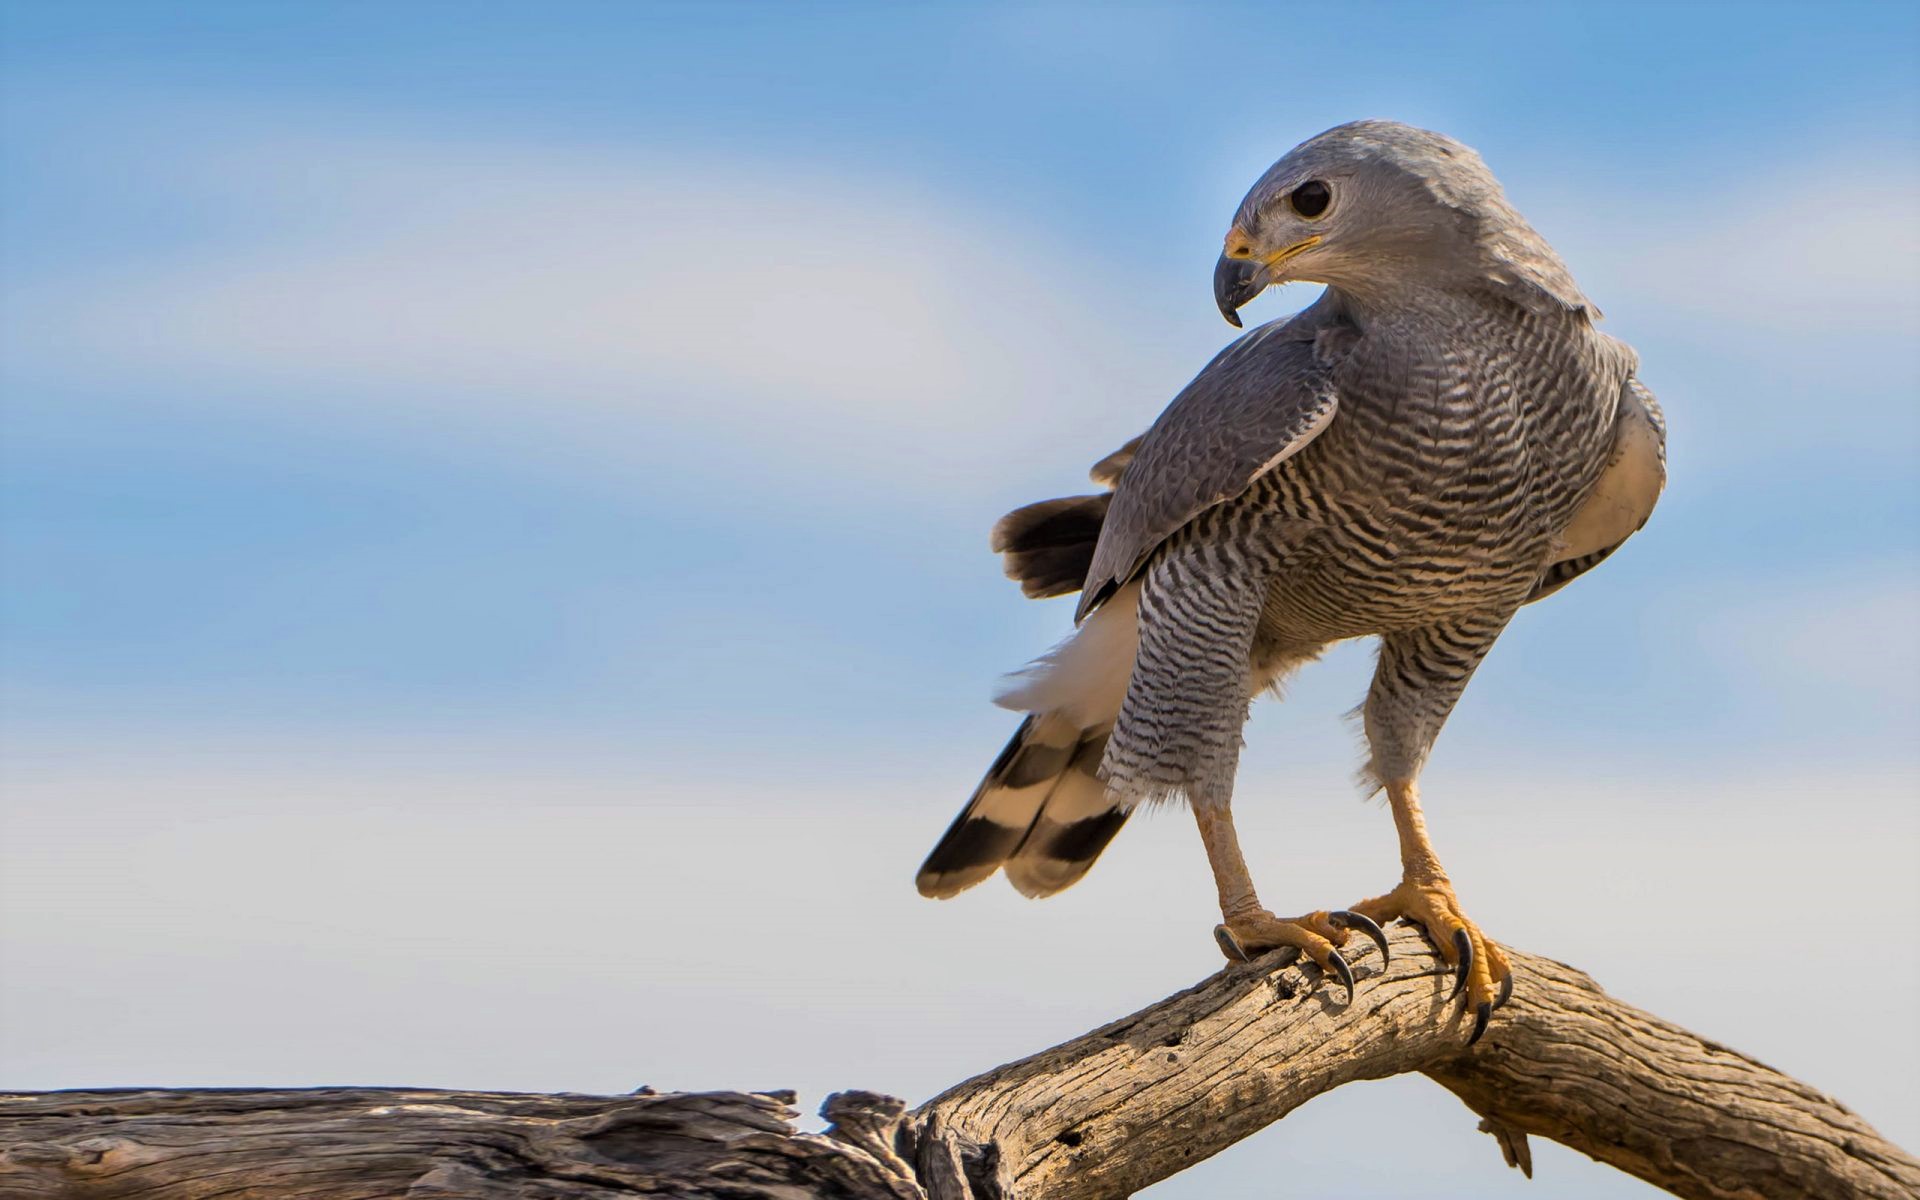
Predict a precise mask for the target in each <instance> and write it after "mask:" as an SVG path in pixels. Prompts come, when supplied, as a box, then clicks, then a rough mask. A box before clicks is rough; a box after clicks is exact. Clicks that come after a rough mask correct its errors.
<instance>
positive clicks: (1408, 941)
mask: <svg viewBox="0 0 1920 1200" xmlns="http://www.w3.org/2000/svg"><path fill="white" fill-rule="evenodd" d="M1392 947H1393V956H1394V957H1393V963H1392V966H1391V967H1390V968H1389V969H1387V970H1386V971H1385V972H1382V971H1381V970H1380V962H1379V958H1378V957H1377V953H1376V952H1375V951H1373V950H1371V949H1369V950H1367V951H1366V952H1365V953H1363V954H1361V955H1360V956H1359V957H1358V958H1357V959H1356V960H1355V963H1354V966H1355V969H1356V971H1357V972H1358V973H1359V975H1360V986H1359V991H1358V995H1357V996H1356V998H1355V1002H1354V1004H1353V1005H1351V1006H1347V1005H1345V1004H1343V1003H1342V1002H1341V995H1342V993H1341V989H1340V988H1339V987H1338V986H1337V985H1335V986H1333V987H1327V986H1326V985H1325V984H1324V982H1323V981H1322V980H1321V979H1320V978H1319V972H1318V970H1317V969H1315V968H1313V967H1311V966H1297V965H1291V964H1289V963H1287V962H1286V961H1285V960H1286V957H1287V956H1286V955H1285V953H1284V952H1283V953H1282V954H1276V955H1272V956H1269V957H1268V958H1266V959H1263V960H1261V961H1260V962H1257V963H1254V964H1251V965H1248V966H1241V967H1235V968H1232V969H1229V970H1226V971H1223V972H1221V973H1220V974H1218V975H1215V976H1213V977H1212V978H1209V979H1207V980H1205V981H1203V982H1202V983H1200V984H1199V985H1197V986H1195V987H1193V988H1189V989H1188V990H1186V991H1183V992H1180V993H1178V994H1176V995H1173V996H1170V997H1168V998H1167V999H1165V1000H1162V1001H1161V1002H1159V1003H1158V1004H1154V1005H1152V1006H1150V1007H1148V1008H1146V1009H1143V1010H1141V1011H1140V1012H1137V1013H1134V1014H1133V1015H1131V1016H1128V1017H1124V1018H1122V1019H1121V1020H1118V1021H1115V1022H1113V1023H1112V1024H1109V1025H1106V1026H1104V1027H1102V1028H1100V1029H1096V1030H1094V1031H1093V1032H1091V1033H1088V1034H1085V1035H1083V1036H1081V1037H1078V1038H1075V1039H1074V1040H1072V1041H1070V1042H1067V1043H1065V1044H1064V1045H1061V1046H1056V1047H1054V1048H1053V1049H1051V1050H1046V1051H1043V1052H1041V1053H1039V1054H1036V1055H1034V1056H1032V1057H1030V1058H1026V1059H1022V1060H1020V1061H1018V1062H1013V1063H1008V1064H1006V1065H1005V1066H1001V1067H997V1068H995V1069H993V1070H991V1071H988V1072H986V1073H985V1074H983V1075H979V1076H977V1077H975V1078H973V1079H969V1080H967V1081H966V1082H964V1083H961V1084H959V1085H957V1086H955V1087H953V1088H951V1089H949V1090H948V1091H946V1092H945V1093H943V1094H941V1095H939V1096H937V1097H935V1098H934V1099H932V1100H930V1101H928V1102H927V1103H926V1104H924V1105H922V1106H920V1107H919V1108H918V1109H914V1110H912V1111H908V1110H907V1109H906V1106H905V1105H904V1104H903V1103H902V1102H900V1101H898V1100H895V1099H892V1098H891V1097H887V1096H881V1095H878V1094H875V1093H870V1092H844V1093H838V1094H836V1095H835V1096H832V1097H829V1099H828V1101H827V1103H826V1104H825V1105H824V1106H823V1109H822V1111H823V1113H824V1114H825V1115H826V1116H827V1117H828V1118H829V1120H831V1121H833V1122H834V1125H833V1127H832V1128H831V1129H830V1130H829V1131H828V1132H827V1133H824V1134H807V1133H801V1132H798V1131H797V1130H796V1129H795V1127H794V1124H793V1120H794V1118H795V1117H796V1116H797V1115H798V1114H797V1113H795V1111H794V1110H793V1109H792V1108H791V1104H792V1103H793V1096H792V1095H791V1094H790V1093H758V1094H756V1093H741V1092H710V1093H671V1094H653V1093H649V1092H641V1093H636V1094H633V1095H629V1096H576V1095H554V1096H536V1095H519V1094H510V1093H491V1092H441V1091H427V1090H410V1089H378V1088H320V1089H295V1090H279V1091H273V1090H261V1091H224V1090H220V1091H209V1090H178V1091H166V1090H146V1091H136V1090H128V1091H103V1092H48V1093H9V1094H4V1095H0V1196H4V1197H5V1198H6V1200H39V1198H43V1197H44V1198H47V1200H52V1198H55V1197H58V1198H60V1200H121V1198H127V1200H131V1198H133V1197H139V1198H140V1200H214V1198H216V1197H218V1198H219V1200H251V1198H255V1197H259V1198H263V1200H264V1198H273V1200H348V1198H354V1200H361V1198H371V1197H394V1196H404V1197H433V1198H446V1197H473V1198H476V1200H505V1198H507V1197H531V1198H533V1200H577V1198H587V1197H591V1198H595V1200H610V1198H613V1197H637V1196H645V1197H667V1196H671V1197H684V1198H686V1200H763V1198H764V1200H775V1198H780V1200H793V1198H796V1197H802V1196H820V1197H842V1198H848V1200H922V1198H926V1200H969V1198H980V1200H985V1198H1001V1200H1006V1198H1012V1197H1018V1198H1019V1200H1096V1198H1101V1197H1120V1196H1126V1195H1129V1194H1131V1193H1132V1192H1134V1191H1137V1190H1139V1189H1141V1188H1143V1187H1146V1186H1147V1185H1148V1184H1151V1183H1154V1182H1157V1181H1159V1180H1161V1179H1165V1178H1167V1177H1169V1176H1171V1175H1174V1174H1176V1173H1178V1172H1179V1171H1182V1170H1184V1169H1185V1168H1186V1167H1188V1166H1191V1165H1192V1164H1193V1163H1195V1162H1198V1161H1200V1160H1201V1159H1204V1158H1207V1157H1209V1156H1210V1155H1213V1154H1216V1153H1218V1152H1219V1151H1221V1150H1223V1149H1225V1148H1226V1147H1228V1146H1230V1145H1232V1144H1233V1143H1234V1142H1236V1141H1239V1140H1240V1139H1241V1138H1244V1137H1246V1136H1247V1135H1249V1134H1251V1133H1254V1132H1256V1131H1258V1130H1260V1129H1262V1128H1264V1127H1266V1126H1267V1125H1270V1124H1272V1123H1273V1122H1274V1121H1277V1120H1280V1119H1281V1118H1283V1117H1285V1116H1286V1115H1287V1114H1288V1113H1289V1112H1292V1111H1293V1110H1294V1109H1295V1108H1297V1107H1299V1106H1300V1105H1301V1104H1304V1103H1306V1102H1307V1101H1308V1100H1311V1099H1312V1098H1313V1097H1315V1096H1317V1095H1320V1094H1321V1093H1323V1092H1326V1091H1329V1090H1331V1089H1333V1088H1336V1087H1339V1086H1341V1085H1342V1084H1346V1083H1350V1082H1353V1081H1355V1080H1360V1079H1377V1078H1382V1077H1385V1076H1388V1075H1397V1074H1403V1073H1406V1072H1413V1071H1418V1072H1423V1073H1425V1074H1426V1075H1428V1076H1429V1077H1431V1078H1432V1079H1434V1080H1436V1081H1437V1082H1439V1083H1440V1084H1441V1085H1442V1086H1444V1087H1446V1088H1448V1089H1449V1090H1450V1091H1452V1092H1453V1093H1454V1094H1455V1095H1457V1096H1459V1097H1460V1098H1461V1099H1462V1100H1463V1101H1465V1102H1466V1104H1467V1106H1468V1107H1469V1108H1471V1109H1472V1110H1473V1111H1474V1112H1475V1113H1478V1114H1480V1118H1481V1119H1480V1122H1479V1125H1480V1128H1481V1129H1483V1130H1485V1131H1486V1132H1489V1133H1491V1134H1493V1135H1494V1140H1493V1142H1491V1143H1489V1145H1488V1153H1500V1154H1502V1155H1504V1156H1505V1157H1506V1159H1507V1161H1508V1162H1510V1163H1514V1164H1516V1165H1520V1166H1527V1165H1528V1164H1529V1163H1530V1155H1529V1153H1528V1145H1527V1138H1528V1136H1529V1135H1536V1136H1541V1137H1548V1138H1552V1139H1554V1140H1555V1141H1558V1142H1561V1143H1564V1144H1565V1145H1568V1146H1571V1147H1573V1148H1574V1149H1576V1150H1579V1151H1581V1152H1583V1153H1585V1154H1588V1155H1590V1156H1592V1157H1593V1158H1595V1159H1598V1160H1599V1161H1601V1162H1604V1163H1608V1164H1610V1165H1612V1166H1615V1167H1618V1168H1620V1169H1621V1170H1624V1171H1628V1172H1630V1173H1632V1174H1634V1175H1637V1176H1639V1177H1640V1178H1642V1179H1645V1180H1647V1181H1648V1182H1650V1183H1653V1184H1655V1185H1657V1186H1660V1187H1662V1188H1665V1189H1667V1190H1669V1191H1671V1192H1673V1193H1674V1194H1675V1195H1679V1196H1687V1197H1699V1198H1702V1200H1729V1198H1736V1197H1737V1198H1742V1200H1749V1198H1750V1200H1787V1198H1808V1200H1815V1198H1817V1200H1831V1198H1837V1197H1861V1198H1866V1200H1880V1198H1884V1200H1912V1198H1914V1197H1920V1163H1916V1161H1915V1160H1914V1158H1913V1157H1912V1156H1911V1155H1908V1154H1907V1153H1905V1152H1904V1151H1902V1150H1900V1149H1899V1148H1898V1147H1895V1146H1893V1145H1892V1144H1890V1143H1888V1142H1887V1141H1886V1140H1885V1139H1883V1138H1881V1137H1880V1136H1879V1135H1878V1134H1877V1133H1875V1132H1874V1131H1873V1129H1872V1128H1871V1127H1870V1126H1868V1125H1867V1124H1866V1122H1864V1121H1862V1120H1861V1119H1860V1118H1859V1117H1857V1116H1855V1115H1854V1114H1853V1113H1851V1112H1849V1111H1848V1110H1847V1109H1846V1108H1845V1107H1843V1106H1842V1105H1840V1104H1839V1103H1838V1102H1836V1101H1834V1100H1833V1099H1831V1098H1829V1097H1827V1096H1825V1095H1823V1094H1822V1093H1820V1092H1818V1091H1816V1090H1815V1089H1813V1088H1811V1087H1808V1086H1807V1085H1805V1084H1802V1083H1800V1082H1798V1081H1796V1080H1793V1079H1791V1078H1788V1077H1787V1076H1785V1075H1782V1074H1780V1073H1779V1072H1777V1071H1774V1070H1772V1069H1771V1068H1769V1067H1767V1066H1765V1065H1764V1064H1762V1063H1759V1062H1756V1061H1754V1060H1753V1059H1750V1058H1747V1057H1746V1056H1744V1055H1742V1054H1739V1053H1737V1052H1735V1051H1732V1050H1729V1049H1727V1048H1726V1047H1724V1046H1720V1045H1718V1044H1716V1043H1714V1042H1711V1041H1708V1040H1706V1039H1704V1038H1701V1037H1699V1036H1698V1035H1696V1034H1693V1033H1689V1032H1688V1031H1686V1030H1684V1029H1681V1028H1679V1027H1678V1026H1675V1025H1673V1024H1671V1023H1669V1022H1666V1021H1662V1020H1660V1019H1659V1018H1658V1017H1654V1016H1651V1015H1649V1014H1647V1013H1644V1012H1641V1011H1639V1010H1638V1009H1634V1008H1631V1007H1629V1006H1627V1005H1624V1004H1621V1003H1620V1002H1619V1001H1617V1000H1614V999H1613V998H1612V997H1610V996H1608V995H1607V994H1606V993H1605V992H1603V991H1602V990H1601V989H1600V988H1599V986H1598V985H1596V984H1595V983H1594V982H1593V980H1591V979H1589V978H1588V977H1587V976H1586V975H1584V974H1582V973H1581V972H1579V971H1577V970H1575V969H1573V968H1571V967H1568V966H1566V965H1564V964H1561V963H1557V962H1554V961H1552V960H1551V959H1545V958H1539V957H1535V956H1532V955H1527V954H1519V953H1515V954H1514V966H1515V974H1516V987H1515V991H1514V998H1513V1002H1512V1003H1511V1004H1510V1005H1509V1006H1507V1007H1506V1008H1504V1009H1502V1010H1501V1011H1500V1012H1499V1013H1498V1014H1497V1015H1496V1017H1495V1019H1494V1023H1493V1026H1492V1028H1491V1029H1490V1030H1489V1032H1488V1034H1487V1036H1486V1037H1485V1039H1483V1040H1482V1041H1481V1043H1480V1044H1479V1045H1478V1046H1475V1047H1473V1048H1472V1049H1471V1050H1469V1049H1468V1048H1467V1047H1466V1045H1465V1041H1466V1028H1465V1026H1464V1024H1463V1022H1462V1021H1461V1019H1460V1015H1459V1014H1458V1013H1457V1012H1456V1010H1455V1007H1454V1006H1453V1005H1451V1004H1449V1003H1448V1002H1447V1000H1446V992H1447V990H1448V989H1449V987H1450V980H1448V979H1447V978H1446V977H1445V976H1444V974H1443V972H1442V968H1441V965H1440V963H1439V960H1438V958H1437V957H1436V956H1435V955H1434V953H1433V951H1432V950H1431V948H1430V947H1429V946H1427V944H1426V942H1425V941H1424V940H1423V939H1422V938H1421V937H1420V936H1419V935H1418V933H1417V932H1415V931H1413V930H1411V929H1406V928H1401V929H1397V930H1394V931H1393V932H1392ZM1470 1121H1471V1118H1468V1117H1466V1115H1465V1114H1463V1121H1462V1129H1463V1131H1470V1130H1471V1128H1472V1125H1471V1124H1470ZM1543 1194H1547V1193H1546V1192H1544V1191H1543Z"/></svg>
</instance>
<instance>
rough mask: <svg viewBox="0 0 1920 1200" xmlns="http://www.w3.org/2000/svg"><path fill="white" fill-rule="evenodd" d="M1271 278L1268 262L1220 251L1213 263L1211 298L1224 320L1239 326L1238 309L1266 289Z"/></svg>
mask: <svg viewBox="0 0 1920 1200" xmlns="http://www.w3.org/2000/svg"><path fill="white" fill-rule="evenodd" d="M1272 282H1273V277H1272V275H1271V274H1270V273H1269V272H1268V270H1267V264H1265V263H1263V262H1261V261H1260V260H1259V259H1257V258H1228V257H1227V256H1226V255H1224V254H1222V255H1221V256H1220V261H1219V262H1217V263H1215V264H1214V265H1213V301H1214V303H1215V304H1218V305H1219V306H1220V315H1221V316H1223V317H1225V318H1226V319H1227V324H1229V325H1231V326H1233V327H1234V328H1235V329H1238V328H1240V309H1241V308H1243V307H1244V306H1245V305H1246V303H1247V301H1249V300H1251V299H1253V298H1254V297H1255V296H1258V295H1259V294H1260V293H1261V292H1264V291H1266V290H1267V285H1268V284H1270V283H1272Z"/></svg>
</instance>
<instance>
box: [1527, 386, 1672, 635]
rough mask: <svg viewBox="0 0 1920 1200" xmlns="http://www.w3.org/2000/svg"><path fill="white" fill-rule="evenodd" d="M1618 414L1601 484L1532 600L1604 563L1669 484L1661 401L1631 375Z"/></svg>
mask: <svg viewBox="0 0 1920 1200" xmlns="http://www.w3.org/2000/svg"><path fill="white" fill-rule="evenodd" d="M1617 412H1618V415H1617V416H1616V417H1615V418H1614V435H1613V453H1612V454H1611V455H1610V456H1609V457H1608V459H1607V467H1606V470H1604V471H1603V472H1601V475H1600V480H1599V482H1597V483H1595V484H1594V485H1593V491H1592V492H1590V493H1588V495H1587V498H1586V500H1585V501H1584V502H1582V504H1581V505H1580V508H1579V511H1577V512H1575V513H1574V515H1573V520H1572V521H1571V522H1570V523H1569V524H1568V525H1567V528H1566V532H1564V533H1562V534H1561V535H1560V543H1559V545H1558V546H1557V547H1556V550H1555V554H1554V558H1553V561H1552V562H1550V563H1548V564H1547V568H1546V570H1544V571H1542V572H1541V573H1540V580H1539V582H1538V583H1535V584H1534V585H1533V591H1532V593H1530V594H1529V595H1528V596H1527V603H1529V604H1531V603H1533V602H1534V601H1535V600H1540V599H1544V598H1545V597H1547V596H1551V595H1552V594H1553V593H1555V592H1557V591H1559V590H1560V589H1561V588H1563V587H1565V586H1567V584H1569V583H1572V582H1573V581H1574V580H1575V579H1578V578H1579V577H1580V576H1582V575H1584V574H1586V573H1587V572H1588V571H1591V570H1592V569H1593V568H1594V567H1597V566H1599V565H1600V563H1601V562H1602V561H1604V560H1605V559H1606V557H1607V556H1608V555H1609V554H1612V553H1613V552H1614V551H1615V550H1618V549H1619V548H1620V546H1621V544H1622V543H1624V542H1625V541H1626V540H1627V539H1628V538H1630V537H1632V536H1633V535H1634V534H1635V533H1637V532H1639V530H1640V527H1641V526H1643V525H1645V524H1646V523H1647V518H1648V517H1650V516H1652V515H1653V506H1654V504H1656V503H1657V502H1658V501H1659V499H1660V492H1661V490H1662V489H1663V488H1665V487H1666V483H1667V422H1666V416H1665V414H1663V413H1662V412H1661V411H1660V402H1659V401H1658V400H1656V399H1654V396H1653V393H1652V392H1651V391H1649V390H1648V389H1647V386H1646V385H1645V384H1643V383H1641V382H1640V381H1639V380H1638V379H1636V378H1633V377H1631V376H1629V377H1628V379H1627V384H1626V387H1625V388H1623V389H1622V390H1621V394H1620V406H1619V408H1618V410H1617Z"/></svg>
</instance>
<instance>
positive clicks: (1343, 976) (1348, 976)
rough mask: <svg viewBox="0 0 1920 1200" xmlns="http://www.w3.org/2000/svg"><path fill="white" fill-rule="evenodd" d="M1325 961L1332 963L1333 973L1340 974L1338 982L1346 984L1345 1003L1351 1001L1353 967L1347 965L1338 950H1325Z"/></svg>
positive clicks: (1350, 1002)
mask: <svg viewBox="0 0 1920 1200" xmlns="http://www.w3.org/2000/svg"><path fill="white" fill-rule="evenodd" d="M1327 961H1328V962H1330V963H1332V964H1333V970H1334V973H1335V974H1337V975H1339V976H1340V982H1341V983H1344V984H1346V985H1347V1001H1346V1002H1347V1003H1348V1004H1352V1003H1353V968H1352V967H1350V966H1348V965H1347V960H1346V959H1345V958H1342V957H1341V955H1340V952H1339V951H1338V950H1329V951H1327Z"/></svg>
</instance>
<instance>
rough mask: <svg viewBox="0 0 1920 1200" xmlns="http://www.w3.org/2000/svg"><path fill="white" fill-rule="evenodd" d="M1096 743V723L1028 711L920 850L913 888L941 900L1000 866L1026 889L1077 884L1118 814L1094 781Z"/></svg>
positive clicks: (1116, 826) (1100, 749)
mask: <svg viewBox="0 0 1920 1200" xmlns="http://www.w3.org/2000/svg"><path fill="white" fill-rule="evenodd" d="M1106 750H1107V734H1106V731H1105V730H1104V729H1103V730H1100V731H1098V732H1095V731H1090V730H1083V729H1081V728H1079V726H1078V723H1077V722H1075V721H1072V720H1069V719H1068V718H1066V717H1065V716H1063V715H1061V714H1058V713H1034V714H1032V715H1030V716H1028V717H1027V719H1026V720H1024V721H1022V722H1021V723H1020V728H1019V729H1018V730H1017V731H1016V732H1015V733H1014V735H1013V740H1012V741H1010V742H1008V743H1007V748H1006V749H1005V750H1002V751H1001V752H1000V757H999V758H997V759H995V760H994V763H993V766H992V767H990V768H989V769H988V770H987V777H986V778H985V779H983V780H981V781H980V786H979V788H978V789H977V790H975V792H974V793H973V799H972V800H969V801H968V802H967V806H966V808H964V809H962V810H961V812H960V815H959V816H958V817H957V818H955V819H954V822H953V824H952V825H951V826H950V827H949V828H948V829H947V832H946V836H945V837H942V838H941V839H940V844H939V845H937V846H935V847H934V848H933V853H932V854H929V855H928V856H927V861H926V862H925V863H924V864H923V865H922V866H921V868H920V874H919V876H918V877H917V878H916V879H915V882H916V883H917V884H918V885H919V888H920V894H921V895H923V896H935V897H938V898H940V899H945V898H947V897H948V896H953V895H957V894H958V893H960V892H962V891H965V890H966V889H967V888H970V887H972V886H973V885H974V884H976V883H979V882H980V881H981V880H983V879H985V878H986V877H987V876H989V875H991V874H993V873H994V872H995V871H997V870H999V869H1000V868H1002V867H1005V868H1006V871H1007V881H1008V882H1009V883H1011V884H1013V886H1014V887H1015V888H1017V889H1019V891H1020V892H1021V894H1023V895H1027V896H1051V895H1052V894H1053V893H1055V892H1057V891H1060V890H1061V889H1062V888H1065V887H1067V886H1069V885H1071V884H1073V883H1076V882H1078V881H1079V879H1080V877H1081V876H1082V875H1085V874H1086V873H1087V871H1088V870H1089V869H1091V868H1092V866H1093V863H1094V860H1095V859H1097V858H1099V857H1100V852H1101V851H1102V850H1105V849H1106V848H1107V843H1108V842H1110V841H1112V840H1113V835H1114V834H1116V833H1118V832H1120V826H1122V825H1123V824H1125V823H1126V820H1127V811H1128V810H1127V809H1126V808H1124V807H1121V806H1120V805H1118V804H1115V803H1114V802H1113V801H1112V800H1110V799H1109V798H1108V795H1107V788H1106V785H1105V784H1103V783H1102V782H1101V781H1100V776H1099V771H1100V760H1101V758H1102V757H1103V756H1104V755H1105V754H1106Z"/></svg>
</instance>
